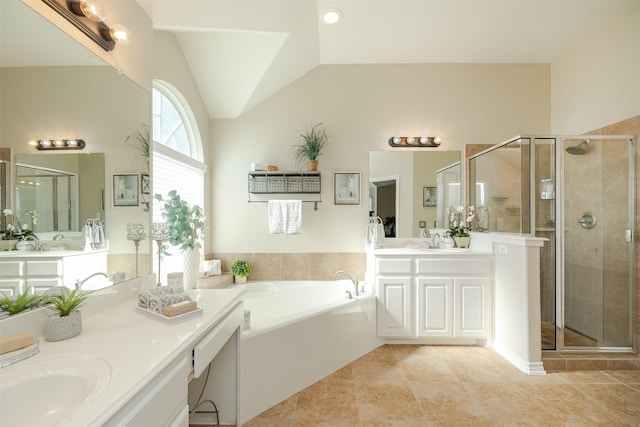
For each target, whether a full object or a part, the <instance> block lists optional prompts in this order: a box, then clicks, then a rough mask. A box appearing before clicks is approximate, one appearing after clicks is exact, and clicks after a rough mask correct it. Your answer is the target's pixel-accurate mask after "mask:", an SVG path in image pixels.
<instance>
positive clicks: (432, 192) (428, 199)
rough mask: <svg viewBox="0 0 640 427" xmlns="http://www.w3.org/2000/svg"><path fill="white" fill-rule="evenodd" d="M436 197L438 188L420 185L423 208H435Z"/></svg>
mask: <svg viewBox="0 0 640 427" xmlns="http://www.w3.org/2000/svg"><path fill="white" fill-rule="evenodd" d="M437 199H438V189H437V188H436V187H422V206H423V207H425V208H435V207H436V201H437Z"/></svg>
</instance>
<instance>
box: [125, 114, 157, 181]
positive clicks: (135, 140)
mask: <svg viewBox="0 0 640 427" xmlns="http://www.w3.org/2000/svg"><path fill="white" fill-rule="evenodd" d="M149 141H150V138H149V126H148V125H142V129H141V130H137V131H136V132H134V133H132V134H131V135H129V136H127V142H129V143H132V144H134V148H135V149H136V151H137V152H138V154H139V155H140V156H141V157H143V158H144V160H145V162H146V164H147V171H148V170H149V157H151V145H150V143H149Z"/></svg>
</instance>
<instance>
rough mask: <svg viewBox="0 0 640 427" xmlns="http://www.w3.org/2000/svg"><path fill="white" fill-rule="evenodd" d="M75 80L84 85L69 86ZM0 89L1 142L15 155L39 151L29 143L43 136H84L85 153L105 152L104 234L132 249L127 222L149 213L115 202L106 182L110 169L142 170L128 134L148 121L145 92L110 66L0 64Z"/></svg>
mask: <svg viewBox="0 0 640 427" xmlns="http://www.w3.org/2000/svg"><path fill="white" fill-rule="evenodd" d="M78 81H82V82H83V85H84V87H83V89H82V90H72V89H71V88H74V87H77V82H78ZM105 88H108V90H106V91H105V90H104V89H105ZM0 92H1V93H2V97H1V99H0V103H1V104H0V109H1V110H2V116H1V117H0V146H2V147H9V148H12V149H13V155H14V159H15V155H17V154H26V153H29V154H35V153H37V151H36V150H35V149H34V148H33V147H32V146H31V145H29V144H28V142H29V141H31V140H37V139H43V138H71V137H75V138H82V139H84V140H85V142H86V144H87V146H86V148H85V149H84V150H83V151H84V152H101V153H105V208H106V210H105V215H106V219H107V223H106V227H105V228H106V229H105V232H106V237H107V239H109V240H110V242H111V249H112V252H113V253H132V252H133V244H132V243H131V242H128V241H127V240H126V224H127V223H128V222H144V223H147V222H148V218H149V216H148V214H147V213H146V212H144V211H143V209H142V207H139V206H137V207H113V204H112V202H111V200H112V192H111V185H110V184H111V177H112V175H113V174H114V173H140V172H146V165H145V164H144V161H143V159H142V158H141V157H140V156H138V155H137V154H136V151H135V149H134V148H133V147H131V146H130V145H129V144H127V143H126V138H127V136H128V135H129V134H131V133H132V132H133V131H135V129H137V128H138V127H139V126H140V124H141V123H148V121H149V112H148V111H149V110H148V106H149V95H148V93H147V92H146V91H144V90H142V89H141V88H140V87H138V86H136V85H135V84H133V83H132V82H131V81H130V80H129V79H127V78H125V77H123V76H122V75H120V74H118V73H117V72H116V71H115V70H113V69H112V68H111V67H28V68H3V69H1V70H0ZM94 101H99V102H94ZM41 155H42V156H46V154H43V153H41ZM84 219H85V218H81V219H80V220H81V221H84ZM141 250H142V251H143V252H146V251H147V247H142V246H141Z"/></svg>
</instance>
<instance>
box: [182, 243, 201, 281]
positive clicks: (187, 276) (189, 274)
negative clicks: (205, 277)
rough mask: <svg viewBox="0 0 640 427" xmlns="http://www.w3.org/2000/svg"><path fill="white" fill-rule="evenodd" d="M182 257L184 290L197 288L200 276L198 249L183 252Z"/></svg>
mask: <svg viewBox="0 0 640 427" xmlns="http://www.w3.org/2000/svg"><path fill="white" fill-rule="evenodd" d="M182 256H183V261H184V265H183V273H184V275H183V280H184V289H185V290H187V289H195V288H197V287H198V275H199V274H200V249H198V248H193V249H186V250H183V251H182Z"/></svg>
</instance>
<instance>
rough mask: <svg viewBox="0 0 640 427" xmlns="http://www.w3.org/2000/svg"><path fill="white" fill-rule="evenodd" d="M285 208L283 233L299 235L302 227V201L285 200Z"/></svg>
mask: <svg viewBox="0 0 640 427" xmlns="http://www.w3.org/2000/svg"><path fill="white" fill-rule="evenodd" d="M285 206H286V209H285V212H286V213H285V233H286V234H299V233H300V227H301V226H302V200H287V201H286V203H285Z"/></svg>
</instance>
